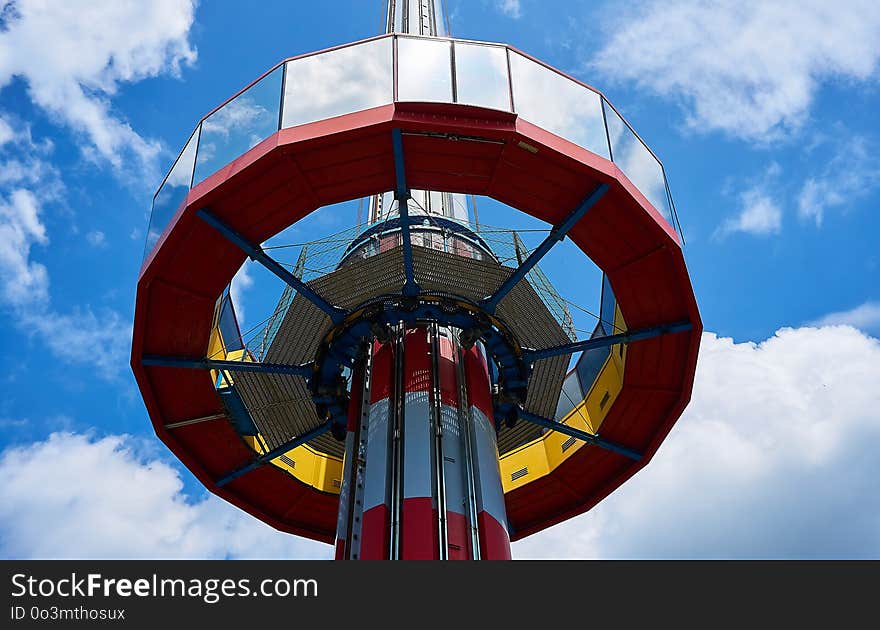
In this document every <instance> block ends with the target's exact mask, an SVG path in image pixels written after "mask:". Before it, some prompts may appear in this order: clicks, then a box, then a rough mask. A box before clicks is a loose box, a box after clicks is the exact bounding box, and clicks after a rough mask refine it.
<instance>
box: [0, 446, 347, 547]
mask: <svg viewBox="0 0 880 630" xmlns="http://www.w3.org/2000/svg"><path fill="white" fill-rule="evenodd" d="M140 447H141V445H139V444H138V443H137V442H136V441H135V440H133V439H132V438H130V437H127V436H110V437H104V438H101V439H96V438H94V437H89V436H84V435H77V434H70V433H60V434H59V433H56V434H53V435H51V436H50V437H49V438H48V439H47V440H46V441H44V442H37V443H35V444H29V445H27V446H19V447H13V448H9V449H7V450H6V451H5V452H4V453H3V454H2V456H0V477H2V479H3V480H4V483H3V484H2V485H0V532H2V535H0V556H2V557H6V558H227V557H231V558H252V557H255V558H272V559H274V558H304V557H310V558H328V557H330V555H331V553H332V549H331V547H330V546H329V545H323V544H320V543H313V542H310V541H306V540H303V539H299V538H295V537H293V536H290V535H287V534H282V533H280V532H277V531H275V530H273V529H272V528H270V527H269V526H268V525H264V524H263V523H261V522H259V521H257V520H256V519H254V518H252V517H250V516H248V515H247V514H245V513H244V512H241V511H239V510H238V509H236V508H234V507H232V506H231V505H229V504H227V503H225V502H223V501H221V500H220V499H217V498H216V497H213V496H211V497H207V498H203V499H194V498H192V497H190V496H188V495H187V494H185V493H184V492H183V482H182V480H181V477H180V474H179V473H178V472H177V470H176V469H174V468H172V467H171V466H169V465H168V464H166V463H164V462H162V461H158V460H156V459H151V458H148V457H145V456H144V455H143V453H142V452H140V451H142V450H143V449H142V448H140Z"/></svg>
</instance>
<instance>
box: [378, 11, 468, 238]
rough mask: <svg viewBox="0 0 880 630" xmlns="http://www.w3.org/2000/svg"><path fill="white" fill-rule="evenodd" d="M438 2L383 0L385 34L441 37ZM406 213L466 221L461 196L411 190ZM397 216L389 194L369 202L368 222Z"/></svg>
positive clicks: (442, 27)
mask: <svg viewBox="0 0 880 630" xmlns="http://www.w3.org/2000/svg"><path fill="white" fill-rule="evenodd" d="M442 8H443V7H442V2H440V1H439V0H436V1H435V0H387V2H386V20H385V25H386V29H385V30H386V33H400V34H405V35H419V36H423V37H437V36H445V35H448V34H449V33H448V32H447V28H446V21H445V13H443V10H442ZM410 194H411V195H412V198H411V199H410V202H409V213H410V214H412V215H420V214H428V215H440V216H444V217H447V218H451V219H457V220H459V221H467V220H468V219H469V216H468V208H467V198H466V197H465V196H464V195H460V194H453V193H447V192H436V191H427V190H411V191H410ZM397 214H398V211H397V202H396V201H395V200H394V198H393V195H392V194H391V193H385V194H382V195H376V196H374V197H373V198H372V199H371V200H370V211H369V221H370V222H371V223H372V222H376V221H381V220H383V219H385V218H387V217H388V216H395V215H397Z"/></svg>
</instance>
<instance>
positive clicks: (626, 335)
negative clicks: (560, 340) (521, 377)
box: [523, 320, 693, 363]
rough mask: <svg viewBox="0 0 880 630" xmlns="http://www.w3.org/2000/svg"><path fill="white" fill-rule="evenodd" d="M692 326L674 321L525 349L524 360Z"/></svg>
mask: <svg viewBox="0 0 880 630" xmlns="http://www.w3.org/2000/svg"><path fill="white" fill-rule="evenodd" d="M691 328H693V324H691V323H690V322H689V321H687V320H684V321H680V322H672V323H670V324H660V325H659V326H651V327H649V328H640V329H638V330H632V331H626V332H622V333H618V334H616V335H606V336H604V337H594V338H593V339H585V340H583V341H575V342H574V343H567V344H564V345H561V346H553V347H552V348H544V349H542V350H524V351H523V360H524V361H525V362H526V363H534V362H535V361H538V360H539V359H547V358H550V357H556V356H559V355H562V354H574V353H575V352H583V351H584V350H593V349H595V348H607V347H608V346H613V345H614V344H617V343H629V342H631V341H642V340H643V339H652V338H654V337H659V336H661V335H669V334H673V333H680V332H685V331H687V330H690V329H691Z"/></svg>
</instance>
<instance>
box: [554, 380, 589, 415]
mask: <svg viewBox="0 0 880 630" xmlns="http://www.w3.org/2000/svg"><path fill="white" fill-rule="evenodd" d="M583 399H584V393H583V392H582V391H581V384H580V383H579V382H578V375H577V373H576V372H572V373H571V374H569V375H568V376H567V377H566V378H565V380H564V381H563V382H562V391H561V392H560V393H559V402H558V403H557V405H556V420H562V419H563V418H564V417H565V416H567V415H568V414H569V413H571V410H572V409H574V408H575V406H576V405H577V404H578V403H580V402H581V401H582V400H583Z"/></svg>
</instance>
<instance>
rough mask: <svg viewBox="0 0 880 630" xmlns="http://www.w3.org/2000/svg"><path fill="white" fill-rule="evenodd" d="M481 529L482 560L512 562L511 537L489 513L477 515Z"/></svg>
mask: <svg viewBox="0 0 880 630" xmlns="http://www.w3.org/2000/svg"><path fill="white" fill-rule="evenodd" d="M477 523H478V525H479V527H480V559H482V560H510V536H508V535H507V530H506V529H504V527H502V525H501V523H499V522H498V521H496V520H495V519H494V518H493V517H492V515H491V514H489V513H488V512H480V513H479V514H478V515H477Z"/></svg>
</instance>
